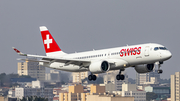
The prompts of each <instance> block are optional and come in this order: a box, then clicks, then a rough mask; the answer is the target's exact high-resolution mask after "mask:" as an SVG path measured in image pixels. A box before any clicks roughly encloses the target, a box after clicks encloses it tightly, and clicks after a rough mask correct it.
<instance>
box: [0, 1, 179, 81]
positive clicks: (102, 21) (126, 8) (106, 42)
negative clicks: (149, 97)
mask: <svg viewBox="0 0 180 101" xmlns="http://www.w3.org/2000/svg"><path fill="white" fill-rule="evenodd" d="M179 4H180V1H168V0H160V1H143V2H140V1H131V2H129V1H116V2H115V1H104V2H100V1H96V2H93V1H83V2H78V1H44V2H40V1H36V2H32V1H29V2H25V1H22V2H20V1H11V2H8V1H1V4H0V15H1V19H0V22H1V24H0V30H1V33H2V34H1V35H2V36H1V38H0V42H1V43H2V44H1V48H0V49H1V53H0V55H1V57H3V59H2V61H1V62H0V63H1V68H0V71H1V73H3V72H5V73H13V72H14V73H16V72H17V62H19V61H17V60H16V58H21V57H20V56H18V55H17V54H16V53H15V52H13V50H12V49H11V47H12V46H15V47H17V48H18V49H20V50H22V51H25V52H28V53H32V54H42V55H45V52H44V47H43V44H42V39H41V37H40V32H39V26H41V25H45V26H47V27H48V28H49V29H50V32H51V33H52V34H53V36H54V38H55V39H56V41H57V43H58V45H59V46H60V47H61V49H62V50H63V51H64V52H67V53H73V52H75V51H77V52H80V51H86V50H93V49H95V50H96V49H104V48H111V47H119V46H125V45H126V44H129V45H134V44H139V43H149V42H153V43H160V44H162V45H164V46H166V47H167V48H168V49H169V50H170V51H171V53H172V55H173V56H172V58H171V59H170V60H168V61H165V62H164V64H163V65H162V69H163V74H161V78H170V75H171V74H174V72H176V71H179V69H178V68H177V67H178V62H177V61H176V60H178V55H176V54H178V53H179V50H180V48H179V47H178V46H176V43H179V42H180V41H179V36H180V34H179V32H180V29H179V26H178V25H179V22H180V21H179V17H180V11H178V9H180V7H179ZM43 5H46V6H43ZM92 40H93V41H92ZM125 72H127V74H128V76H129V77H130V78H133V77H135V75H136V71H135V70H133V69H126V71H125Z"/></svg>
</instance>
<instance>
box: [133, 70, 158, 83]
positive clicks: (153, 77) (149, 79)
mask: <svg viewBox="0 0 180 101" xmlns="http://www.w3.org/2000/svg"><path fill="white" fill-rule="evenodd" d="M157 71H158V70H155V69H154V70H153V71H152V72H149V73H136V84H137V85H147V84H159V82H158V81H159V80H160V74H158V72H157Z"/></svg>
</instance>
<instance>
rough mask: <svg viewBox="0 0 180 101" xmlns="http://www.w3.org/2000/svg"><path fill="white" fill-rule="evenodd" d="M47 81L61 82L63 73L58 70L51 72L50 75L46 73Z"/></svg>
mask: <svg viewBox="0 0 180 101" xmlns="http://www.w3.org/2000/svg"><path fill="white" fill-rule="evenodd" d="M45 79H46V80H48V81H54V82H61V72H60V71H58V70H50V73H46V76H45Z"/></svg>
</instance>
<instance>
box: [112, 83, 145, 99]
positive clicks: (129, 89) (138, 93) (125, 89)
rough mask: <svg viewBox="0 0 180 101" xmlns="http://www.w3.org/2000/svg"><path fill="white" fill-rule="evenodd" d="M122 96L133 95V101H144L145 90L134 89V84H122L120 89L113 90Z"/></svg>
mask: <svg viewBox="0 0 180 101" xmlns="http://www.w3.org/2000/svg"><path fill="white" fill-rule="evenodd" d="M113 93H115V94H119V95H121V96H123V97H134V101H146V92H145V91H142V90H137V89H136V84H125V83H124V84H122V91H113Z"/></svg>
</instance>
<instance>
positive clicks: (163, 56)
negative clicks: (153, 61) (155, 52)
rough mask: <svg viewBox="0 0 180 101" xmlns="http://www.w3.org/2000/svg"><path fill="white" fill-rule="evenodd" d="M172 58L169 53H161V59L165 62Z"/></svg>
mask: <svg viewBox="0 0 180 101" xmlns="http://www.w3.org/2000/svg"><path fill="white" fill-rule="evenodd" d="M171 57H172V54H171V52H170V51H166V52H163V53H162V58H163V59H165V60H168V59H170V58H171Z"/></svg>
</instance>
